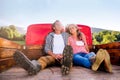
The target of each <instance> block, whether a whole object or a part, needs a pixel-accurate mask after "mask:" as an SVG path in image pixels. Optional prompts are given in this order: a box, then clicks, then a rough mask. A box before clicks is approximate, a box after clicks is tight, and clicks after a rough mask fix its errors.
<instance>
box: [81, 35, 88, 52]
mask: <svg viewBox="0 0 120 80" xmlns="http://www.w3.org/2000/svg"><path fill="white" fill-rule="evenodd" d="M81 37H82V40H83V41H84V43H85V48H86V50H87V51H88V52H89V48H88V44H87V41H86V37H85V34H84V33H81Z"/></svg>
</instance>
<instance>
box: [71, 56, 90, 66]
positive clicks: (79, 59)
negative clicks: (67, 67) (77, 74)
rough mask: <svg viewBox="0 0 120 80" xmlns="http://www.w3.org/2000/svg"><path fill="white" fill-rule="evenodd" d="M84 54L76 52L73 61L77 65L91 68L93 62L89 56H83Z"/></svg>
mask: <svg viewBox="0 0 120 80" xmlns="http://www.w3.org/2000/svg"><path fill="white" fill-rule="evenodd" d="M81 55H83V54H74V55H73V63H74V64H75V65H79V66H84V67H86V68H90V67H91V63H90V61H89V59H88V58H85V57H83V56H81Z"/></svg>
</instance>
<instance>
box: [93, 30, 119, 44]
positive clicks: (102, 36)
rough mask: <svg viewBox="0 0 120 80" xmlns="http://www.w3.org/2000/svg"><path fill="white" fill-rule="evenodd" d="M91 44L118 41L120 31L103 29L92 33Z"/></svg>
mask: <svg viewBox="0 0 120 80" xmlns="http://www.w3.org/2000/svg"><path fill="white" fill-rule="evenodd" d="M92 35H93V44H94V45H99V44H106V43H110V42H115V41H120V32H117V31H109V30H104V31H101V32H98V33H93V34H92Z"/></svg>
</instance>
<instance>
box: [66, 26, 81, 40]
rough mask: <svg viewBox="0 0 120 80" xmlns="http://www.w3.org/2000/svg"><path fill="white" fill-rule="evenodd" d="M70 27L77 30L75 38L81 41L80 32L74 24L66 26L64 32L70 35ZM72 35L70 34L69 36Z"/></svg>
mask: <svg viewBox="0 0 120 80" xmlns="http://www.w3.org/2000/svg"><path fill="white" fill-rule="evenodd" d="M70 26H74V27H75V28H76V29H77V30H76V32H77V38H78V39H81V32H80V30H79V29H78V26H77V25H76V24H68V25H67V27H66V32H68V33H69V34H71V33H70V29H69V28H70ZM71 35H72V34H71Z"/></svg>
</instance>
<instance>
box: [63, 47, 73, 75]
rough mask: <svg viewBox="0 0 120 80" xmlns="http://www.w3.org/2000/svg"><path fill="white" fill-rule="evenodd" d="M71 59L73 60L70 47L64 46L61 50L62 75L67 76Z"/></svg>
mask: <svg viewBox="0 0 120 80" xmlns="http://www.w3.org/2000/svg"><path fill="white" fill-rule="evenodd" d="M72 58H73V49H72V47H71V46H68V45H67V46H65V48H64V50H63V59H62V67H61V69H62V70H61V71H62V75H67V74H69V71H70V68H71V67H72Z"/></svg>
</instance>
